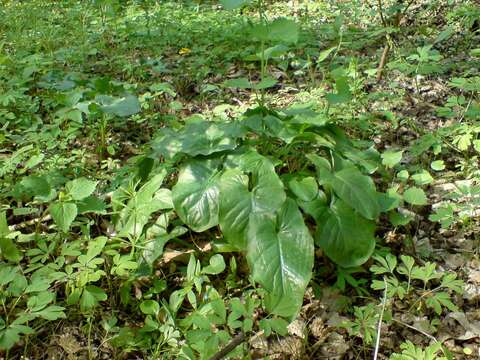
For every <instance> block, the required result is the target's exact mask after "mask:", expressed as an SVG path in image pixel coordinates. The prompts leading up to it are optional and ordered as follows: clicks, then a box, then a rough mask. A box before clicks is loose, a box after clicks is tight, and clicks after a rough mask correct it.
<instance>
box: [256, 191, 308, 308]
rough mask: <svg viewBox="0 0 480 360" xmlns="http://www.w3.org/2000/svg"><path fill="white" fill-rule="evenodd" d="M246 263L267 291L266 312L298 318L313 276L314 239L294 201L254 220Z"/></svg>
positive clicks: (286, 202)
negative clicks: (273, 212)
mask: <svg viewBox="0 0 480 360" xmlns="http://www.w3.org/2000/svg"><path fill="white" fill-rule="evenodd" d="M247 261H248V264H249V266H250V268H251V271H252V277H253V279H254V280H255V281H257V282H258V283H260V284H261V285H262V286H263V287H264V288H265V289H266V290H267V291H268V297H267V299H266V305H267V310H268V311H270V312H271V313H273V314H277V315H281V316H292V315H295V314H296V313H297V312H298V310H299V309H300V307H301V305H302V303H303V295H304V292H305V288H306V286H307V284H308V282H309V280H310V277H311V273H312V267H313V239H312V237H311V236H310V233H309V231H308V228H307V227H306V226H305V224H304V222H303V217H302V214H301V212H300V211H299V210H298V207H297V205H296V204H295V202H294V201H293V200H291V199H287V200H286V201H285V203H284V205H283V206H282V208H281V209H280V210H279V211H278V213H277V214H276V215H271V214H258V215H256V216H254V217H252V218H251V220H250V226H249V229H248V249H247Z"/></svg>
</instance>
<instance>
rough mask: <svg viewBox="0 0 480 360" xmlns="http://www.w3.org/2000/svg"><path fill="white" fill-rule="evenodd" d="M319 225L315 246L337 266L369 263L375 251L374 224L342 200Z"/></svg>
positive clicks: (337, 202)
mask: <svg viewBox="0 0 480 360" xmlns="http://www.w3.org/2000/svg"><path fill="white" fill-rule="evenodd" d="M319 220H320V221H319ZM317 221H319V223H318V230H317V233H316V235H315V243H316V244H317V245H318V246H319V247H321V248H322V249H323V251H324V252H325V254H326V255H327V256H328V257H329V258H330V259H332V260H333V261H334V262H335V263H337V264H338V265H340V266H343V267H354V266H359V265H361V264H363V263H364V262H365V261H367V260H368V258H369V257H370V255H371V254H372V252H373V250H374V248H375V224H374V223H373V222H372V221H370V220H367V219H365V218H363V217H362V216H360V215H359V214H358V213H357V212H355V211H354V210H353V209H352V208H350V207H349V206H348V205H347V204H346V203H345V202H343V201H342V200H339V199H337V200H336V201H335V203H334V204H333V205H332V206H331V207H330V209H329V210H328V211H326V212H325V214H324V215H323V217H322V218H321V219H317Z"/></svg>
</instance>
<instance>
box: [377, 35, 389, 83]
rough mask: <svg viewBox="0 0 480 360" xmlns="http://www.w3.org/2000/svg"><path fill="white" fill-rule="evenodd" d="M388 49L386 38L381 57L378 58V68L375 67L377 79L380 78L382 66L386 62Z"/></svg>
mask: <svg viewBox="0 0 480 360" xmlns="http://www.w3.org/2000/svg"><path fill="white" fill-rule="evenodd" d="M389 51H390V44H389V43H388V40H387V43H386V44H385V47H384V48H383V53H382V57H381V58H380V64H378V68H377V81H380V80H382V74H383V68H384V67H385V64H386V62H387V58H388V53H389Z"/></svg>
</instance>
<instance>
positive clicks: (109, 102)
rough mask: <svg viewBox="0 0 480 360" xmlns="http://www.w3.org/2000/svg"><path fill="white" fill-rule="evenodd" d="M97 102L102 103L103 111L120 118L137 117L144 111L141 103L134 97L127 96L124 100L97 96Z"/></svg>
mask: <svg viewBox="0 0 480 360" xmlns="http://www.w3.org/2000/svg"><path fill="white" fill-rule="evenodd" d="M96 100H99V101H100V103H101V106H100V108H101V109H102V111H104V112H106V113H108V114H112V115H116V116H120V117H127V116H131V115H135V114H137V113H139V112H140V111H141V110H142V109H141V107H140V102H139V101H138V99H137V97H136V96H134V95H127V96H125V97H122V98H112V97H108V96H97V98H96Z"/></svg>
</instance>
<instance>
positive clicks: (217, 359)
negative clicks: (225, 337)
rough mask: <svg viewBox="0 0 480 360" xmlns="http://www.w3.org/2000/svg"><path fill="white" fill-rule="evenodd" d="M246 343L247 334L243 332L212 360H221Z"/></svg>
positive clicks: (211, 359)
mask: <svg viewBox="0 0 480 360" xmlns="http://www.w3.org/2000/svg"><path fill="white" fill-rule="evenodd" d="M244 341H245V334H244V333H243V331H242V332H241V333H239V334H238V335H236V336H235V337H234V338H233V339H232V340H231V341H230V342H229V343H228V344H227V345H226V346H225V347H224V348H223V349H222V350H220V351H219V352H217V353H216V354H215V355H213V356H212V357H211V358H210V360H221V359H223V358H224V357H225V356H227V355H228V354H229V353H230V352H232V351H233V349H235V348H236V347H237V346H238V345H240V344H241V343H243V342H244Z"/></svg>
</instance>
